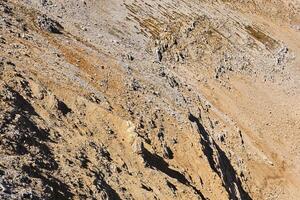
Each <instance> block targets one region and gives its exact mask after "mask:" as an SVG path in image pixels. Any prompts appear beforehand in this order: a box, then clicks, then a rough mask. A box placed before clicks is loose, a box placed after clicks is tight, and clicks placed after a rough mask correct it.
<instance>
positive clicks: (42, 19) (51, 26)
mask: <svg viewBox="0 0 300 200" xmlns="http://www.w3.org/2000/svg"><path fill="white" fill-rule="evenodd" d="M38 25H39V27H40V28H41V29H43V30H45V31H47V32H49V33H56V34H62V31H63V29H64V28H63V27H62V25H60V24H59V23H58V22H57V21H54V20H53V19H50V18H49V17H47V16H46V15H42V16H39V17H38Z"/></svg>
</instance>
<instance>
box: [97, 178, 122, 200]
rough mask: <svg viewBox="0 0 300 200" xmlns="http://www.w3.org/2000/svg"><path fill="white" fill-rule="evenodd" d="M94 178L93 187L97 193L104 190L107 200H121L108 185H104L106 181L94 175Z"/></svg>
mask: <svg viewBox="0 0 300 200" xmlns="http://www.w3.org/2000/svg"><path fill="white" fill-rule="evenodd" d="M95 177H96V178H95V180H94V185H95V186H96V188H97V189H98V190H99V191H102V190H104V191H105V192H106V194H107V195H108V199H109V200H121V198H120V196H119V194H118V193H117V192H116V191H115V190H114V189H113V188H112V187H111V186H110V185H108V184H107V183H106V181H105V180H104V179H103V177H102V176H101V175H100V174H98V173H95Z"/></svg>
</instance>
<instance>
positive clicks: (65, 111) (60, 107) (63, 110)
mask: <svg viewBox="0 0 300 200" xmlns="http://www.w3.org/2000/svg"><path fill="white" fill-rule="evenodd" d="M57 107H58V110H60V111H61V113H62V114H63V115H66V114H68V113H69V112H71V111H72V110H71V109H70V108H69V107H68V106H67V105H66V104H65V103H64V102H62V101H59V100H58V103H57Z"/></svg>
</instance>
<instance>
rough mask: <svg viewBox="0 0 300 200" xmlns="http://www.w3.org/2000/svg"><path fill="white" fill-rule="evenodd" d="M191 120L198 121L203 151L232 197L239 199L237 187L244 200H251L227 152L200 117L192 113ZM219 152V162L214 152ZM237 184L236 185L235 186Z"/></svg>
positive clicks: (233, 199)
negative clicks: (211, 135) (208, 130)
mask: <svg viewBox="0 0 300 200" xmlns="http://www.w3.org/2000/svg"><path fill="white" fill-rule="evenodd" d="M188 118H189V120H190V121H191V122H193V123H196V125H197V128H198V133H199V134H200V136H201V140H200V143H201V145H202V148H203V152H204V154H205V155H206V157H207V160H208V162H209V165H210V167H211V168H212V169H213V170H214V172H216V173H217V174H218V176H219V177H220V178H221V180H222V181H223V185H224V187H225V188H226V191H227V192H228V195H229V197H230V199H232V200H237V199H238V196H237V194H236V187H237V190H238V192H239V194H240V196H241V199H242V200H251V199H252V198H251V197H250V196H249V194H248V193H247V192H246V191H245V190H244V188H243V186H242V183H241V180H240V179H239V177H238V176H237V174H236V171H235V169H234V168H233V166H232V164H231V162H230V160H229V159H228V157H227V156H226V154H225V152H224V151H223V150H222V149H221V148H220V147H219V146H218V144H217V143H216V142H215V141H214V140H213V139H212V138H211V137H210V136H209V134H208V132H207V131H206V130H205V128H204V127H203V125H202V124H201V123H200V121H199V119H198V118H197V117H195V116H194V115H192V114H189V117H188ZM214 151H216V152H217V155H218V162H216V161H215V159H214V156H213V153H214ZM235 185H236V187H235Z"/></svg>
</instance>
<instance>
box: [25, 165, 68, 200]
mask: <svg viewBox="0 0 300 200" xmlns="http://www.w3.org/2000/svg"><path fill="white" fill-rule="evenodd" d="M22 170H23V171H24V172H26V173H27V174H28V176H30V177H34V178H38V179H40V180H41V181H42V183H43V185H44V188H43V189H44V191H43V195H44V196H45V199H51V200H56V199H62V200H65V199H72V197H73V196H74V195H73V194H72V193H71V192H70V189H69V187H68V186H67V185H66V184H64V183H63V182H61V181H60V180H58V179H57V178H55V177H52V176H51V175H44V173H43V172H42V171H40V170H39V169H38V168H36V167H33V166H27V165H25V166H23V167H22Z"/></svg>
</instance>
